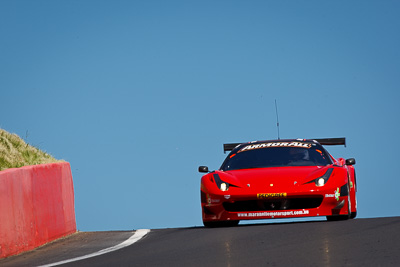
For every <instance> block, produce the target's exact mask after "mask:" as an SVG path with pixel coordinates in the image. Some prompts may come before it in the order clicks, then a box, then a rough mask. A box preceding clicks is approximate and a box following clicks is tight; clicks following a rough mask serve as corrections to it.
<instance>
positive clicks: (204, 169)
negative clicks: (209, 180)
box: [199, 166, 209, 172]
mask: <svg viewBox="0 0 400 267" xmlns="http://www.w3.org/2000/svg"><path fill="white" fill-rule="evenodd" d="M199 172H209V171H208V167H207V166H200V167H199Z"/></svg>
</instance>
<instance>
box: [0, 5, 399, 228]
mask: <svg viewBox="0 0 400 267" xmlns="http://www.w3.org/2000/svg"><path fill="white" fill-rule="evenodd" d="M399 10H400V3H399V2H398V1H383V2H382V1H73V0H70V1H62V0H58V1H18V0H17V1H7V0H2V1H0V99H1V102H0V103H1V104H0V127H1V128H3V129H5V130H7V131H9V132H13V133H16V134H18V135H20V136H21V137H23V138H24V139H25V140H27V142H29V143H30V144H32V145H35V146H37V147H39V148H40V149H42V150H45V151H47V152H49V153H50V154H52V155H53V156H55V157H56V158H59V159H65V160H67V161H68V162H70V164H71V168H72V174H73V179H74V187H75V207H76V216H77V224H78V229H79V230H81V231H94V230H120V229H121V230H128V229H138V228H167V227H190V226H195V225H202V222H201V209H200V188H199V185H200V178H201V174H200V173H198V172H197V167H198V166H199V165H207V166H209V168H210V169H218V168H219V166H220V164H221V163H222V161H223V159H224V156H225V155H224V154H223V151H222V144H223V143H229V142H241V141H251V140H264V139H275V138H277V129H276V115H275V105H274V101H275V99H276V100H277V102H278V108H279V120H280V136H281V138H322V137H342V136H345V137H346V138H347V142H348V146H347V147H346V148H344V147H328V150H329V151H330V152H331V153H332V154H333V156H335V157H344V158H349V157H355V158H356V160H357V164H356V170H357V178H358V185H359V188H358V189H359V191H358V208H359V209H358V217H360V218H369V217H382V216H398V215H400V206H399V205H398V198H397V195H398V191H399V189H398V188H399V187H400V182H399V181H400V179H399V177H398V176H399V175H398V170H397V165H398V163H397V161H398V154H399V153H398V151H400V145H399V142H397V135H398V133H399V131H400V123H399V122H400V120H399V115H400V105H399V100H400V90H399V85H400V50H399V47H400V34H399V33H400V17H399V16H398V11H399Z"/></svg>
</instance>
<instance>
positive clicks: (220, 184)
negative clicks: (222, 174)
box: [213, 173, 229, 191]
mask: <svg viewBox="0 0 400 267" xmlns="http://www.w3.org/2000/svg"><path fill="white" fill-rule="evenodd" d="M213 176H214V181H215V183H216V184H217V186H218V188H219V189H220V190H221V191H228V189H229V184H228V183H226V182H224V181H222V180H221V178H219V175H218V174H216V173H215V174H214V175H213Z"/></svg>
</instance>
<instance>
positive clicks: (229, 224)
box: [203, 221, 239, 228]
mask: <svg viewBox="0 0 400 267" xmlns="http://www.w3.org/2000/svg"><path fill="white" fill-rule="evenodd" d="M203 224H204V226H205V227H208V228H216V227H233V226H237V225H238V224H239V221H222V222H204V221H203Z"/></svg>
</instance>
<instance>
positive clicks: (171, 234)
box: [0, 217, 400, 267]
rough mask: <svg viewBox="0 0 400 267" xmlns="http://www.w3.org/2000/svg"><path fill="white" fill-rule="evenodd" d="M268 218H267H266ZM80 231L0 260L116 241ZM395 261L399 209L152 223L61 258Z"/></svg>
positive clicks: (399, 257) (33, 260) (169, 262)
mask: <svg viewBox="0 0 400 267" xmlns="http://www.w3.org/2000/svg"><path fill="white" fill-rule="evenodd" d="M266 222H268V221H266ZM131 235H132V232H98V233H78V234H75V235H73V236H71V237H69V238H66V239H64V240H61V241H57V242H54V243H52V244H49V245H46V246H44V247H42V248H39V249H37V250H35V251H32V252H28V253H24V254H22V255H19V256H15V257H10V258H7V259H4V260H0V266H4V267H6V266H37V265H41V264H46V263H51V262H56V261H60V260H65V259H66V258H68V257H70V258H73V257H76V256H77V255H78V254H79V255H84V254H85V253H86V254H88V253H91V252H94V251H96V250H100V249H102V248H106V247H109V246H112V245H115V244H117V243H118V242H122V241H124V240H125V239H127V238H129V236H131ZM178 265H180V266H400V217H389V218H371V219H354V220H348V221H337V222H327V221H310V222H296V223H269V222H268V223H265V224H256V225H254V224H252V225H250V224H249V225H239V226H237V227H232V228H203V227H193V228H177V229H158V230H152V231H151V232H150V233H149V234H148V235H146V236H145V237H144V238H143V239H142V240H140V241H139V242H137V243H135V244H133V245H131V246H129V247H126V248H123V249H121V250H118V251H115V252H111V253H108V254H104V255H101V256H97V257H93V258H89V259H85V260H81V261H77V262H72V263H68V264H65V265H61V266H178Z"/></svg>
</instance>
